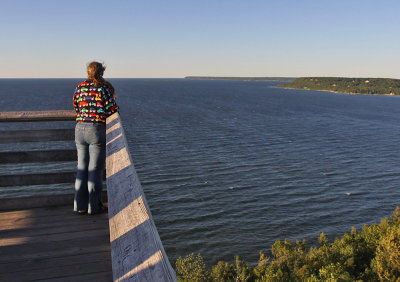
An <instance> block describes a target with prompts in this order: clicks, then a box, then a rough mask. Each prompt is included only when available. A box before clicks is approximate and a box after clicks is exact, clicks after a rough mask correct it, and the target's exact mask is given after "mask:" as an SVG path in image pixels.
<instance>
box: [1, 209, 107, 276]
mask: <svg viewBox="0 0 400 282" xmlns="http://www.w3.org/2000/svg"><path fill="white" fill-rule="evenodd" d="M110 248H111V247H110V235H109V228H108V214H106V213H104V214H100V215H92V216H90V215H76V214H73V213H72V203H71V204H70V205H68V206H58V207H44V208H32V209H21V210H16V211H2V212H0V281H97V282H100V281H112V280H113V278H112V270H111V254H110Z"/></svg>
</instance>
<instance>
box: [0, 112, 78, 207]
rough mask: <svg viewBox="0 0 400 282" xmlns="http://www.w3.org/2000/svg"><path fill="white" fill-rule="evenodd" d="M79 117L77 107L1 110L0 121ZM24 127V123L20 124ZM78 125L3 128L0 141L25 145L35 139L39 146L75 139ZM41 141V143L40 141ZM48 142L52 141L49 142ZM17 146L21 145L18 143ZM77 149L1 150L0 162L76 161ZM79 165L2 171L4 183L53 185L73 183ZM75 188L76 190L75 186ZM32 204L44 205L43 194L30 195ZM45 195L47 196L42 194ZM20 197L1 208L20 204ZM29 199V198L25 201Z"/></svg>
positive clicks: (7, 202)
mask: <svg viewBox="0 0 400 282" xmlns="http://www.w3.org/2000/svg"><path fill="white" fill-rule="evenodd" d="M74 119H75V112H74V111H68V110H64V111H23V112H0V122H45V121H73V120H74ZM19 128H21V126H19ZM73 140H74V128H73V126H71V128H64V129H47V128H46V129H36V130H26V129H24V130H15V129H13V130H1V131H0V144H3V145H4V144H7V143H8V144H10V143H11V144H19V145H21V146H23V144H24V143H27V142H35V144H38V146H36V147H39V148H40V147H41V146H40V145H41V143H43V142H51V141H71V142H72V141H73ZM40 142H41V143H40ZM46 144H48V143H46ZM14 147H17V146H14ZM76 158H77V157H76V150H75V149H72V148H71V149H69V150H67V149H53V150H43V149H40V150H38V149H36V150H29V151H26V150H22V151H21V150H13V151H7V152H0V164H26V163H34V164H37V165H39V166H40V165H41V164H43V163H49V162H50V163H56V162H69V161H76ZM75 171H76V167H75V166H72V165H71V167H70V168H68V170H66V171H56V172H46V173H31V174H29V173H28V174H15V173H13V174H8V175H4V174H1V175H0V187H15V186H32V185H49V184H59V183H73V182H74V181H75ZM71 191H73V190H72V189H71ZM52 197H53V196H49V198H47V199H46V200H45V201H46V202H54V203H55V204H57V203H58V201H52ZM30 198H31V199H30V201H29V203H30V204H29V205H28V206H29V207H35V206H40V205H41V204H42V202H41V201H39V198H41V197H30ZM42 198H43V197H42ZM17 203H21V199H19V201H15V200H11V199H7V200H2V201H1V204H0V209H8V208H18V207H20V205H19V204H17ZM25 203H27V202H25Z"/></svg>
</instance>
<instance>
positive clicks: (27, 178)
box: [0, 171, 76, 187]
mask: <svg viewBox="0 0 400 282" xmlns="http://www.w3.org/2000/svg"><path fill="white" fill-rule="evenodd" d="M75 177H76V172H69V171H67V172H63V171H60V172H53V173H42V174H17V175H0V187H14V186H30V185H48V184H59V183H75Z"/></svg>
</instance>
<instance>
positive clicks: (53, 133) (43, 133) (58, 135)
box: [0, 128, 75, 143]
mask: <svg viewBox="0 0 400 282" xmlns="http://www.w3.org/2000/svg"><path fill="white" fill-rule="evenodd" d="M74 139H75V129H74V128H66V129H44V130H9V131H6V130H4V131H0V143H15V142H43V141H71V140H74Z"/></svg>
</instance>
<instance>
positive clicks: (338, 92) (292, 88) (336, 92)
mask: <svg viewBox="0 0 400 282" xmlns="http://www.w3.org/2000/svg"><path fill="white" fill-rule="evenodd" d="M277 88H281V89H290V90H305V91H322V92H331V93H335V94H345V95H374V96H399V95H396V94H393V93H389V94H367V93H348V92H347V93H346V92H340V91H334V90H327V89H319V90H315V89H302V88H294V87H280V86H277Z"/></svg>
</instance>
